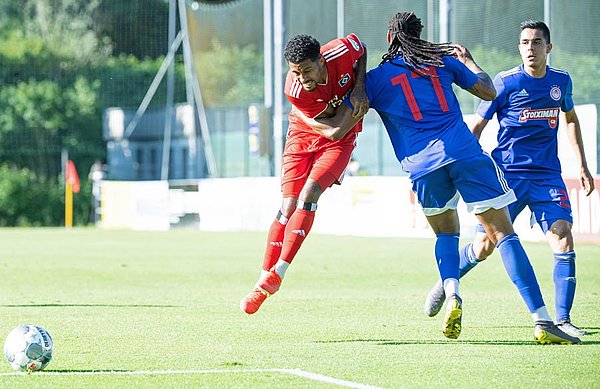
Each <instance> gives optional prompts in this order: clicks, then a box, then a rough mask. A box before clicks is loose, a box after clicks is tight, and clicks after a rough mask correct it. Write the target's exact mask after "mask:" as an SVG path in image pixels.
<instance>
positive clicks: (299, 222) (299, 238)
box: [263, 208, 315, 269]
mask: <svg viewBox="0 0 600 389" xmlns="http://www.w3.org/2000/svg"><path fill="white" fill-rule="evenodd" d="M314 220H315V211H307V210H304V209H299V208H298V209H296V210H295V212H294V213H293V214H292V216H291V217H290V220H289V221H288V223H287V225H286V226H285V238H284V240H283V247H282V249H281V259H283V260H284V261H286V262H288V263H291V262H292V260H293V259H294V257H295V256H296V253H298V250H300V246H302V242H304V239H305V238H306V236H307V235H308V233H309V232H310V229H311V227H312V225H313V221H314ZM270 234H271V232H269V236H270ZM275 262H277V260H275ZM275 262H273V264H275ZM263 269H264V266H263Z"/></svg>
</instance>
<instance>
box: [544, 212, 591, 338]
mask: <svg viewBox="0 0 600 389" xmlns="http://www.w3.org/2000/svg"><path fill="white" fill-rule="evenodd" d="M546 236H547V237H548V241H549V242H550V247H551V248H552V252H553V253H554V254H553V256H554V272H553V273H554V274H553V275H554V298H555V304H556V324H557V325H558V327H559V328H560V329H562V330H563V331H565V332H566V333H568V334H570V335H572V336H583V335H588V333H587V331H585V330H582V329H581V328H578V327H577V326H575V325H574V324H573V323H571V308H573V301H574V300H575V287H576V285H577V279H576V275H575V250H574V247H573V234H572V233H571V223H570V222H568V221H566V220H562V219H561V220H557V221H555V222H554V223H552V227H551V228H550V229H549V230H548V232H546Z"/></svg>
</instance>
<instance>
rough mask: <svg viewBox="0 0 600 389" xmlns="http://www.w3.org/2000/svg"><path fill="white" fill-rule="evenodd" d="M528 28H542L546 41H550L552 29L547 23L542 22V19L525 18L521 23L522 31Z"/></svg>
mask: <svg viewBox="0 0 600 389" xmlns="http://www.w3.org/2000/svg"><path fill="white" fill-rule="evenodd" d="M526 28H531V29H532V30H540V31H541V32H542V35H543V36H544V39H545V40H546V43H550V29H549V28H548V26H547V25H546V23H544V22H542V21H541V20H531V19H530V20H525V21H524V22H522V23H521V31H523V30H524V29H526Z"/></svg>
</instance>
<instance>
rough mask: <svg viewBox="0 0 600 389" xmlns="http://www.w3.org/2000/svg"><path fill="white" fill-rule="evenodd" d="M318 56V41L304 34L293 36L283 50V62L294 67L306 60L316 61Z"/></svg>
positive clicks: (319, 50)
mask: <svg viewBox="0 0 600 389" xmlns="http://www.w3.org/2000/svg"><path fill="white" fill-rule="evenodd" d="M320 55H321V44H320V43H319V41H317V40H316V39H315V38H313V37H312V36H310V35H305V34H299V35H296V36H294V37H293V38H292V39H290V40H289V41H288V43H286V45H285V49H284V50H283V57H284V58H285V60H286V61H288V62H289V63H293V64H296V65H297V64H299V63H300V62H302V61H305V60H307V59H310V60H311V61H316V60H317V59H319V56H320Z"/></svg>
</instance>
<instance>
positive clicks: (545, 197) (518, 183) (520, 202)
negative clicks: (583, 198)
mask: <svg viewBox="0 0 600 389" xmlns="http://www.w3.org/2000/svg"><path fill="white" fill-rule="evenodd" d="M508 185H509V186H510V187H511V188H512V189H513V190H514V191H515V195H516V196H517V201H516V202H514V203H512V204H510V205H509V206H508V212H509V213H510V218H511V220H512V221H515V219H516V218H517V216H519V214H520V213H521V212H522V211H523V209H525V207H526V206H527V207H529V209H530V210H531V216H532V219H531V226H533V225H534V224H535V223H537V224H539V226H540V228H541V229H542V231H544V234H545V233H546V232H548V230H549V229H550V227H552V224H554V222H555V221H557V220H566V221H568V222H569V223H573V213H572V211H571V202H570V201H569V192H568V191H567V188H566V186H565V183H564V181H563V180H562V178H561V177H560V176H559V177H554V178H549V179H548V178H544V179H535V180H533V179H522V178H519V179H515V178H513V179H508ZM477 231H481V232H483V227H481V226H478V228H477Z"/></svg>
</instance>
